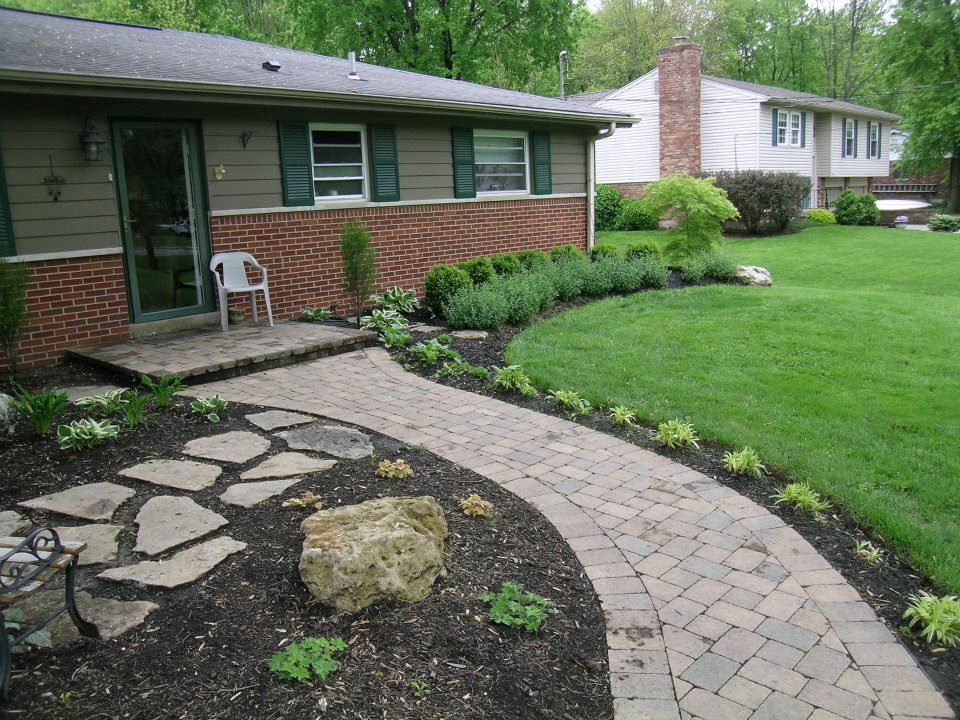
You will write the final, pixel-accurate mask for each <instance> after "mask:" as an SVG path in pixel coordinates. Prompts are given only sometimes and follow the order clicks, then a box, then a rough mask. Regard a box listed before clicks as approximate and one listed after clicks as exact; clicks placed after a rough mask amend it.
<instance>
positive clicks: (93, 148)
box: [80, 117, 107, 161]
mask: <svg viewBox="0 0 960 720" xmlns="http://www.w3.org/2000/svg"><path fill="white" fill-rule="evenodd" d="M106 145H107V141H106V140H105V139H104V137H103V133H101V132H100V131H99V130H97V123H96V122H94V120H93V118H90V117H85V118H84V119H83V132H82V133H80V147H82V148H83V157H84V159H85V160H91V161H96V160H102V159H103V148H104V147H106Z"/></svg>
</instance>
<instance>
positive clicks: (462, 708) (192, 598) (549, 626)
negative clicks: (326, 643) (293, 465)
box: [0, 365, 613, 720]
mask: <svg viewBox="0 0 960 720" xmlns="http://www.w3.org/2000/svg"><path fill="white" fill-rule="evenodd" d="M22 379H23V381H24V384H25V385H26V386H28V387H32V388H38V387H39V386H41V385H55V384H59V385H64V384H95V383H104V382H110V381H113V382H116V379H115V378H110V377H108V376H105V375H102V374H100V373H98V372H96V371H89V370H85V369H79V368H78V367H77V366H71V365H65V366H61V367H59V368H54V369H52V370H45V371H41V372H36V373H31V374H29V375H27V376H25V377H24V378H22ZM117 384H120V383H117ZM181 402H182V401H181ZM259 409H260V408H256V407H253V406H243V405H237V404H231V405H230V406H229V407H228V408H227V409H226V411H225V412H224V413H223V414H222V422H221V423H220V424H218V425H209V424H207V423H205V422H204V421H202V420H200V419H198V418H197V417H196V416H195V415H193V414H192V413H191V412H190V411H189V409H188V408H187V407H186V406H185V405H184V404H181V405H180V406H179V407H176V408H174V409H172V410H170V411H167V412H162V413H161V412H156V413H154V414H152V415H151V417H150V424H149V426H148V427H147V428H141V429H139V430H138V431H136V432H133V433H124V434H122V435H121V436H120V437H118V438H115V439H114V440H111V441H107V442H106V443H104V444H102V445H100V446H99V447H98V448H97V449H95V450H93V451H88V452H84V453H69V452H67V451H63V450H60V449H59V448H58V447H57V445H56V442H55V440H54V438H53V437H52V434H51V435H50V436H47V437H44V438H40V439H37V438H35V437H33V436H32V435H30V434H29V432H28V430H27V428H25V427H21V428H20V429H19V430H18V432H17V435H16V436H15V437H14V438H13V440H12V442H7V441H0V462H2V464H3V467H4V473H3V476H2V479H0V493H2V498H3V502H2V507H0V509H14V508H15V506H16V503H17V502H18V501H21V500H24V499H27V498H31V497H35V496H37V495H41V494H44V493H49V492H55V491H58V490H63V489H65V488H67V487H70V486H73V485H76V484H80V483H85V482H95V481H115V482H120V483H121V484H124V485H127V486H128V487H133V488H135V489H136V490H137V491H138V492H137V495H136V496H135V497H134V498H133V499H131V500H130V501H128V502H127V503H126V504H124V505H122V506H121V507H120V509H119V510H118V511H117V513H116V515H115V517H114V520H113V522H114V523H115V524H123V525H126V526H127V529H126V530H124V531H123V533H121V536H120V554H119V557H118V560H117V561H116V563H115V564H117V565H120V564H129V563H132V562H136V561H137V560H139V559H141V558H139V557H135V556H133V554H132V547H133V545H134V542H135V526H134V525H133V519H134V517H135V516H136V513H137V511H138V510H139V508H140V506H141V505H142V504H143V503H144V502H146V500H147V499H149V498H150V497H152V496H155V495H163V494H170V495H186V496H189V497H191V498H193V499H195V500H196V501H197V502H199V503H200V504H201V505H203V506H205V507H208V508H211V509H213V510H215V511H216V512H218V513H220V514H222V515H223V516H224V517H226V518H227V519H228V520H229V522H230V524H229V525H228V526H226V527H225V528H224V529H223V532H225V533H226V534H229V535H231V536H232V537H234V538H235V539H237V540H241V541H243V542H246V543H248V548H247V550H245V551H243V552H241V553H238V554H236V555H233V556H231V557H230V558H228V559H227V560H226V561H224V562H223V563H222V564H221V565H220V566H218V567H217V568H216V569H214V570H213V571H212V572H210V573H209V574H208V575H206V576H205V577H203V578H201V579H200V580H199V581H197V582H195V583H193V584H188V585H185V586H182V587H180V588H175V589H172V590H162V589H151V588H137V587H134V586H132V585H126V584H119V583H113V582H109V581H102V580H98V579H97V578H96V577H95V575H96V573H97V572H99V571H100V570H102V568H103V566H102V565H95V566H91V567H85V568H81V571H80V579H79V586H80V588H81V589H83V590H85V591H88V592H90V593H91V594H92V595H94V596H98V597H100V596H104V597H114V598H119V599H125V600H152V601H154V602H156V603H158V604H159V605H160V610H158V611H156V612H154V613H153V614H151V615H150V616H149V617H148V618H147V621H146V622H145V623H144V624H143V625H141V626H140V627H138V628H136V629H134V630H132V631H130V632H128V633H126V634H124V635H121V636H120V637H118V638H116V639H114V640H112V641H105V642H99V643H98V642H87V643H84V644H82V645H81V646H80V647H78V648H76V649H72V650H70V651H67V652H63V653H57V654H55V653H51V652H49V651H43V650H35V651H31V652H29V653H27V654H21V655H16V656H15V657H14V677H13V681H12V692H11V699H10V702H9V703H8V704H7V705H6V707H4V708H3V710H5V712H6V714H7V716H9V717H27V718H31V719H34V718H37V719H39V718H54V717H56V718H110V719H112V718H118V719H119V718H124V719H126V718H130V719H131V720H132V719H134V718H143V719H153V718H205V719H209V718H237V717H257V718H280V717H291V718H311V719H312V718H327V717H333V718H367V719H370V720H372V719H373V718H411V719H412V718H417V719H433V718H450V719H454V720H457V719H460V718H504V719H506V720H529V719H530V718H556V719H558V720H562V719H565V720H583V719H597V720H600V719H609V718H611V717H612V714H613V713H612V700H611V698H610V693H609V685H608V680H607V676H606V672H605V670H606V641H605V636H604V625H603V615H602V612H601V609H600V606H599V602H598V600H597V598H596V596H595V594H594V592H593V588H592V586H591V584H590V582H589V580H588V579H587V578H586V576H585V575H584V573H583V569H582V567H581V566H580V565H579V563H578V562H577V560H576V558H575V556H574V554H573V553H572V551H571V550H570V548H569V547H568V546H567V544H566V543H565V542H564V541H563V540H562V538H561V537H560V536H559V535H558V534H557V532H556V531H555V530H554V529H553V527H552V526H551V525H550V524H549V523H548V522H547V521H546V520H545V519H544V518H543V517H542V516H541V515H540V514H539V513H538V512H537V511H535V510H534V509H533V508H532V507H530V506H529V505H528V504H527V503H525V502H523V501H522V500H519V499H518V498H516V497H515V496H513V495H512V494H510V493H509V492H506V491H504V490H502V489H501V488H499V487H498V486H497V485H496V484H495V483H493V482H491V481H489V480H486V479H484V478H481V477H480V476H478V475H476V474H474V473H472V472H470V471H467V470H465V469H463V468H460V467H458V466H456V465H453V464H451V463H449V462H446V461H444V460H441V459H440V458H437V457H436V456H434V455H431V454H429V453H427V452H424V451H422V449H418V448H413V447H408V446H405V445H401V444H400V443H398V442H396V441H394V440H391V439H389V438H386V437H383V436H378V435H375V434H371V435H372V438H373V444H374V446H375V449H376V455H377V457H378V458H380V459H383V458H389V459H396V458H404V459H405V460H406V461H407V462H408V463H409V464H410V465H411V466H412V467H413V468H414V469H415V470H416V476H415V477H414V478H411V479H407V480H402V481H401V480H384V479H380V478H377V477H376V476H375V474H374V465H373V464H372V463H371V461H370V460H369V459H364V460H358V461H344V460H341V461H340V462H339V463H338V465H337V466H336V467H335V468H334V469H333V470H330V471H327V472H324V473H320V474H317V475H314V476H308V477H307V478H305V480H304V482H302V483H300V484H299V485H296V486H294V487H292V488H290V490H289V491H288V492H287V493H285V494H284V495H282V496H278V497H276V498H273V499H271V500H267V501H265V502H263V503H261V504H260V505H258V506H255V507H253V508H248V509H247V508H239V507H234V506H230V505H223V504H222V503H220V501H219V500H218V499H217V497H216V496H218V495H219V494H220V493H221V492H223V489H224V488H225V486H226V485H227V484H229V483H230V482H232V481H235V480H236V478H237V475H238V474H239V473H240V472H241V471H243V470H245V469H248V468H249V467H251V466H253V465H255V464H258V463H259V462H261V461H262V460H263V459H264V458H265V457H266V456H261V457H259V458H255V459H254V460H252V461H250V462H249V463H246V464H244V465H241V466H229V467H228V466H226V465H227V464H225V463H220V465H221V466H224V474H223V475H222V476H221V478H220V480H219V481H218V482H217V484H216V485H215V486H213V487H212V488H210V489H208V490H206V491H202V492H199V493H189V492H182V491H179V490H175V489H170V488H160V487H155V486H153V485H150V484H148V483H141V482H139V481H135V480H130V479H127V478H119V479H118V477H117V475H116V473H117V471H118V470H120V469H122V468H125V467H128V466H130V465H133V464H135V463H137V462H142V461H145V460H148V459H151V458H175V457H177V456H178V454H179V449H180V448H181V447H182V445H183V443H184V442H186V441H187V440H190V439H192V438H195V437H200V436H204V435H213V434H218V433H221V432H225V431H229V430H240V429H243V430H251V431H255V432H260V431H259V430H257V428H255V427H254V426H253V425H251V424H250V423H248V422H247V421H245V420H244V419H243V416H244V415H246V414H249V413H250V412H256V411H257V410H259ZM79 416H80V414H79V413H78V412H77V411H76V410H73V409H71V410H70V411H69V412H68V413H67V414H66V415H65V416H64V417H63V418H62V419H63V420H71V419H74V418H75V417H79ZM261 434H266V433H261ZM283 449H286V447H285V443H283V441H282V440H279V439H274V440H273V444H272V447H271V450H270V452H271V453H276V452H279V451H281V450H283ZM307 489H310V490H313V491H314V492H316V493H317V494H318V495H319V496H320V497H321V498H322V499H323V502H324V506H325V507H333V506H337V505H345V504H351V503H356V502H361V501H364V500H369V499H373V498H377V497H383V496H389V495H432V496H433V497H434V498H435V499H436V500H437V501H438V502H439V503H440V505H441V506H442V507H443V509H444V512H445V514H446V519H447V523H448V526H449V533H450V534H449V537H448V540H447V545H446V553H445V562H446V566H447V571H448V575H447V576H446V577H445V578H440V579H438V580H437V582H436V584H435V586H434V589H433V592H432V593H431V594H430V595H429V596H428V597H427V598H426V599H425V600H423V601H422V602H419V603H402V602H393V601H387V602H380V603H377V604H375V605H373V606H371V607H369V608H367V609H365V610H363V611H361V612H359V613H357V614H354V615H340V616H337V615H335V614H333V613H332V612H331V611H329V610H328V609H326V608H324V607H323V606H321V605H319V604H318V603H317V602H316V601H314V600H313V599H312V597H311V596H310V594H309V592H308V591H307V589H306V587H305V586H304V584H303V583H302V582H301V580H300V577H299V573H298V570H297V563H298V560H299V557H300V550H301V543H302V540H303V538H302V536H301V534H300V531H299V523H300V521H301V520H302V519H303V518H304V517H306V515H307V514H308V511H305V510H299V509H291V508H282V507H281V500H282V499H283V498H284V497H290V496H293V495H296V494H299V492H300V491H303V490H307ZM474 492H476V493H479V494H480V495H481V496H482V497H484V498H485V499H488V500H490V501H492V502H493V504H494V512H495V518H494V520H493V521H492V522H488V521H485V520H483V519H476V518H468V517H466V516H464V515H463V514H462V512H461V511H460V510H459V507H458V503H459V501H460V500H461V499H462V498H464V497H466V496H467V495H469V494H471V493H474ZM19 511H20V512H21V513H22V512H24V511H23V510H22V509H20V510H19ZM30 514H31V517H32V519H33V521H34V522H35V523H37V524H61V523H62V524H83V522H82V521H70V520H65V519H64V518H62V517H59V516H53V515H49V514H44V513H39V512H32V513H30ZM175 550H176V549H174V551H175ZM174 551H172V552H174ZM171 554H172V553H171ZM505 580H515V581H517V582H520V583H522V584H523V585H524V586H525V587H526V588H527V589H529V590H531V591H533V592H536V593H539V594H541V595H543V596H545V597H547V598H549V599H551V600H553V601H554V602H555V603H556V610H557V612H556V614H555V615H552V616H551V617H550V618H549V619H548V620H547V622H546V624H545V626H544V628H543V629H542V630H541V631H540V632H539V633H527V632H524V631H522V630H517V629H513V628H507V627H504V626H499V625H494V624H493V623H491V622H490V621H489V619H488V618H487V614H486V611H487V606H486V604H485V603H483V602H481V601H480V599H479V596H480V595H481V594H482V593H483V592H485V591H486V590H488V589H498V588H499V586H500V584H501V582H503V581H505ZM304 636H326V637H332V636H340V637H342V638H343V639H344V640H346V641H347V642H348V643H349V649H348V650H347V651H346V652H344V653H341V654H340V655H339V656H338V658H337V659H338V660H339V661H340V662H341V667H340V669H339V670H338V671H336V672H335V673H334V674H333V675H331V676H330V677H329V678H328V680H327V682H326V684H325V685H320V684H311V685H301V684H299V683H292V682H285V681H281V680H279V679H277V678H276V677H274V676H273V675H272V673H271V672H270V671H269V669H268V668H267V661H268V660H269V659H270V657H271V656H272V655H273V654H274V653H275V652H277V650H278V649H279V648H280V647H281V646H282V645H284V644H285V643H287V642H289V641H293V640H298V639H300V638H302V637H304ZM412 681H415V682H418V683H423V684H424V685H425V688H426V690H428V691H429V694H427V693H426V692H420V693H419V695H421V696H419V697H418V692H417V691H416V689H415V688H414V686H412V685H411V682H412ZM65 693H66V694H65Z"/></svg>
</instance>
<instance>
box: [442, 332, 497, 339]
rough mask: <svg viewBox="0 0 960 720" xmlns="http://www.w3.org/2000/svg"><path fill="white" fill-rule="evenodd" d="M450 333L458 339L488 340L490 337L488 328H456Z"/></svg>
mask: <svg viewBox="0 0 960 720" xmlns="http://www.w3.org/2000/svg"><path fill="white" fill-rule="evenodd" d="M450 334H451V335H452V336H453V337H455V338H457V339H458V340H486V339H487V337H488V334H487V331H486V330H454V331H453V332H452V333H450Z"/></svg>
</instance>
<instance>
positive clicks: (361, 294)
mask: <svg viewBox="0 0 960 720" xmlns="http://www.w3.org/2000/svg"><path fill="white" fill-rule="evenodd" d="M340 257H341V258H342V259H343V287H344V289H345V290H346V291H347V295H348V296H350V298H352V299H353V306H354V307H355V308H356V312H357V315H356V317H357V327H360V316H361V314H362V312H363V299H364V298H366V297H367V296H369V295H370V291H371V290H372V289H373V283H374V281H375V280H376V279H377V256H376V253H375V252H374V250H373V245H371V244H370V231H369V230H368V229H367V226H366V225H364V224H363V223H362V222H360V221H359V220H351V221H350V222H348V223H345V224H344V225H343V227H342V228H340Z"/></svg>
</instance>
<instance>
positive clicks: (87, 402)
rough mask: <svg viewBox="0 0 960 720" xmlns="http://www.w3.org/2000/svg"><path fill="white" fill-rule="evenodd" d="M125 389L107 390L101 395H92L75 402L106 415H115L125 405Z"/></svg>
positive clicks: (86, 408)
mask: <svg viewBox="0 0 960 720" xmlns="http://www.w3.org/2000/svg"><path fill="white" fill-rule="evenodd" d="M123 393H124V391H123V390H120V389H117V390H107V392H105V393H100V394H99V395H90V396H89V397H82V398H80V399H79V400H76V401H75V402H74V403H73V404H74V405H76V406H77V407H82V408H84V409H85V410H92V411H95V412H99V413H103V414H104V415H113V414H115V413H118V412H120V409H121V408H122V407H123Z"/></svg>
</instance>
